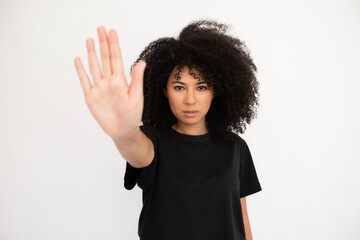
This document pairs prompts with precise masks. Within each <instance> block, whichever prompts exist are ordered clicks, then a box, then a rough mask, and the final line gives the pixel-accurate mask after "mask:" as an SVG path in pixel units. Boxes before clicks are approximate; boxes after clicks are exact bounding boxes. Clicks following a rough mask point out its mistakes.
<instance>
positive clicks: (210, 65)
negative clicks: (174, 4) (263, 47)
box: [130, 19, 259, 142]
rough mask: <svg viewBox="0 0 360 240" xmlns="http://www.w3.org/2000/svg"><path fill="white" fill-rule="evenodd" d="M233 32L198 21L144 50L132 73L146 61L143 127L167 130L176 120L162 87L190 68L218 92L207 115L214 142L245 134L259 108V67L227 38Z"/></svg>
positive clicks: (235, 41) (233, 39)
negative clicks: (174, 35)
mask: <svg viewBox="0 0 360 240" xmlns="http://www.w3.org/2000/svg"><path fill="white" fill-rule="evenodd" d="M228 28H229V25H226V24H223V23H219V22H217V21H215V20H209V19H200V20H195V21H192V22H190V23H189V24H188V25H187V26H186V27H184V28H183V29H182V30H181V32H180V34H179V36H178V37H177V38H173V37H163V38H159V39H157V40H155V41H152V42H151V43H150V44H149V45H148V46H146V47H145V49H144V50H143V51H142V52H141V54H140V56H139V57H138V59H137V60H136V61H135V62H134V64H133V65H132V66H131V69H130V74H132V69H133V67H134V66H135V65H136V63H137V62H139V61H140V60H142V61H145V62H146V68H145V71H144V80H143V81H144V82H143V93H144V109H143V113H142V122H143V125H150V126H153V127H157V128H159V129H161V130H166V129H167V128H169V127H171V126H172V125H173V124H175V123H176V122H177V118H176V117H175V116H174V115H173V113H172V111H171V109H170V105H169V102H168V99H167V98H166V97H165V95H164V92H163V89H166V86H167V81H168V79H169V76H170V73H171V72H172V70H173V69H174V68H175V67H176V68H177V70H178V73H179V72H180V71H181V68H182V67H183V66H187V67H188V68H189V70H190V72H191V69H192V68H195V69H196V70H197V71H198V72H199V75H200V76H201V78H202V79H203V80H204V81H205V82H206V83H207V84H208V85H209V87H211V88H212V89H213V91H214V95H215V97H214V98H213V100H212V102H211V106H210V108H209V111H208V113H207V114H206V116H205V122H206V125H207V127H208V129H209V134H210V136H211V137H212V139H213V140H214V141H216V142H222V141H235V140H236V138H238V134H239V133H244V131H245V130H246V123H248V124H250V123H251V121H252V119H254V118H255V117H256V114H257V113H256V109H257V108H256V107H257V106H258V105H259V101H258V95H259V94H258V85H259V83H258V81H257V78H256V72H257V68H256V65H255V64H254V63H253V60H252V57H251V56H250V51H249V50H248V48H247V47H246V45H245V43H244V42H243V41H241V40H239V39H238V38H236V37H234V36H231V35H230V34H227V31H228ZM190 74H191V75H193V76H194V78H198V77H196V76H195V75H194V74H193V73H190Z"/></svg>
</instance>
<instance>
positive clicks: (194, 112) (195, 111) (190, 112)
mask: <svg viewBox="0 0 360 240" xmlns="http://www.w3.org/2000/svg"><path fill="white" fill-rule="evenodd" d="M196 112H198V111H184V113H196Z"/></svg>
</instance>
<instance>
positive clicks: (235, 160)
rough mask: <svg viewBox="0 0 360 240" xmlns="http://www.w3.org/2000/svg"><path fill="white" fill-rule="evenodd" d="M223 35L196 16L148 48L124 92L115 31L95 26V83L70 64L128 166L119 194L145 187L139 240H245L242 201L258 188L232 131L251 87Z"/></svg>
mask: <svg viewBox="0 0 360 240" xmlns="http://www.w3.org/2000/svg"><path fill="white" fill-rule="evenodd" d="M227 29H228V26H227V25H225V24H221V23H218V22H216V21H213V20H198V21H193V22H191V23H190V24H189V25H188V26H186V27H185V28H184V29H182V31H181V32H180V34H179V36H178V37H177V38H173V37H169V38H160V39H158V40H156V41H153V42H151V43H150V44H149V45H148V46H147V47H146V48H145V49H144V50H143V52H142V53H141V54H140V56H139V58H138V59H137V60H136V62H135V63H134V64H133V65H132V66H131V71H130V72H131V77H132V79H131V85H130V86H129V85H128V84H127V81H126V77H125V74H124V69H123V62H122V55H121V51H120V47H119V40H118V37H117V34H116V32H115V30H113V29H111V30H110V31H109V36H108V35H107V33H106V30H105V28H104V27H99V28H98V35H99V39H100V49H101V60H102V70H103V71H101V69H100V66H99V62H98V60H97V56H96V53H95V50H94V43H93V40H92V39H91V38H89V39H87V50H88V56H89V65H90V71H91V75H92V79H93V84H91V82H90V79H89V77H88V75H87V74H86V73H85V71H84V68H83V66H82V64H81V61H80V59H79V58H78V57H76V58H75V66H76V69H77V72H78V76H79V78H80V82H81V85H82V88H83V91H84V95H85V99H86V103H87V105H88V107H89V109H90V111H91V113H92V115H93V116H94V117H95V119H96V120H97V122H98V123H99V125H100V126H101V127H102V129H103V130H104V131H105V133H106V134H108V135H109V136H110V137H111V138H112V139H113V140H114V143H115V145H116V147H117V148H118V150H119V152H120V154H121V155H122V157H123V158H124V159H125V160H126V161H127V162H126V170H125V176H124V186H125V188H126V189H128V190H131V189H133V188H134V186H135V185H136V184H137V185H138V186H139V187H140V188H141V189H142V191H143V208H142V210H141V214H140V218H139V225H138V227H139V228H138V235H139V237H140V239H142V240H177V239H181V240H184V239H186V240H192V239H196V240H202V239H204V240H205V239H206V240H212V239H213V240H239V239H245V237H246V239H252V236H251V228H250V223H249V217H248V214H247V209H246V196H248V195H250V194H253V193H256V192H258V191H261V190H262V189H261V186H260V182H259V180H258V177H257V174H256V170H255V165H254V162H253V160H252V157H251V153H250V150H249V147H248V145H247V143H246V142H245V140H244V139H242V138H241V137H240V136H239V135H238V133H243V132H244V130H245V129H246V126H245V123H248V124H249V123H250V122H251V120H252V119H253V118H254V117H255V115H256V106H257V105H258V82H257V79H256V76H255V73H256V66H255V64H254V63H253V61H252V58H251V57H250V55H249V51H248V50H247V48H246V46H245V44H244V42H242V41H240V40H239V39H237V38H235V37H233V36H230V35H228V34H227V33H226V32H227ZM141 122H142V123H143V125H141V126H139V125H140V123H141Z"/></svg>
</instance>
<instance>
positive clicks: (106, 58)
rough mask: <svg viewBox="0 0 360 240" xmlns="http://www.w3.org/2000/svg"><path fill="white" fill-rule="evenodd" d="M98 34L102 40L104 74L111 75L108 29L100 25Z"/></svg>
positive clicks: (101, 50)
mask: <svg viewBox="0 0 360 240" xmlns="http://www.w3.org/2000/svg"><path fill="white" fill-rule="evenodd" d="M98 35H99V40H100V52H101V63H102V68H103V72H104V76H105V77H107V76H111V65H110V64H111V62H110V50H109V43H108V36H107V33H106V29H105V28H104V27H102V26H100V27H98Z"/></svg>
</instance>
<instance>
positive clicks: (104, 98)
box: [75, 26, 146, 139]
mask: <svg viewBox="0 0 360 240" xmlns="http://www.w3.org/2000/svg"><path fill="white" fill-rule="evenodd" d="M97 31H98V36H99V40H100V51H101V60H102V68H103V73H102V71H101V69H100V65H99V61H98V59H97V56H96V52H95V48H94V41H93V39H92V38H88V39H87V40H86V47H87V52H88V57H89V66H90V72H91V76H92V79H93V83H94V84H93V85H92V83H91V82H90V79H89V76H88V75H87V74H86V72H85V70H84V68H83V65H82V63H81V60H80V58H79V57H76V58H75V67H76V70H77V73H78V76H79V79H80V82H81V86H82V89H83V92H84V95H85V100H86V103H87V106H88V107H89V109H90V111H91V113H92V115H93V116H94V118H95V119H96V121H97V122H98V123H99V125H100V126H101V128H102V129H103V130H104V131H105V133H106V134H108V135H109V136H110V137H112V138H114V139H121V138H122V137H124V136H127V134H129V133H130V132H132V131H133V130H135V129H136V128H137V127H138V126H139V124H140V122H141V117H142V111H143V107H144V95H143V77H144V71H145V67H146V63H145V62H144V61H139V62H138V63H137V64H136V65H135V66H134V68H133V71H132V79H131V86H129V85H128V84H127V81H126V77H125V74H124V67H123V61H122V55H121V50H120V46H119V40H118V36H117V33H116V31H115V30H114V29H111V30H110V31H109V37H108V35H107V33H106V30H105V28H104V27H102V26H100V27H98V29H97Z"/></svg>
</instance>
